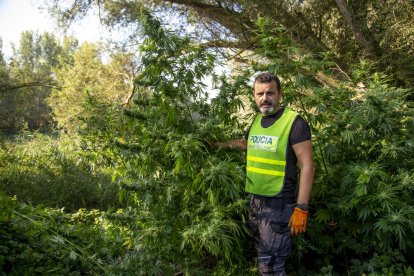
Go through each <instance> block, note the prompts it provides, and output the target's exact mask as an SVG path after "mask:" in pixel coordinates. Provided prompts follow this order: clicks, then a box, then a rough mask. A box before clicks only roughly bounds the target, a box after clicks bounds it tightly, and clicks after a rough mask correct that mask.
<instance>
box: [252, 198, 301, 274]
mask: <svg viewBox="0 0 414 276" xmlns="http://www.w3.org/2000/svg"><path fill="white" fill-rule="evenodd" d="M250 208H251V212H252V216H251V218H250V228H251V231H252V235H253V238H254V243H255V246H256V249H257V257H258V263H259V270H260V273H261V274H262V275H278V276H279V275H280V276H284V275H286V272H285V262H286V258H287V256H288V255H289V253H290V250H291V245H292V236H291V234H290V228H289V226H288V224H289V220H290V217H291V216H292V214H293V210H294V208H295V198H294V197H261V196H255V195H252V198H251V200H250Z"/></svg>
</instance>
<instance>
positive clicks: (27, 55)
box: [0, 32, 73, 130]
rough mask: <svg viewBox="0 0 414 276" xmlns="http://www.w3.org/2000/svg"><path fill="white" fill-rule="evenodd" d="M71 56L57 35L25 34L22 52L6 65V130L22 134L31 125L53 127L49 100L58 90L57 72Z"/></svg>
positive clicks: (2, 115)
mask: <svg viewBox="0 0 414 276" xmlns="http://www.w3.org/2000/svg"><path fill="white" fill-rule="evenodd" d="M72 42H73V41H72ZM68 54H69V53H68V52H66V53H65V52H62V47H61V46H60V43H59V41H58V40H57V39H56V37H55V36H54V35H51V34H49V33H44V34H42V35H39V34H35V33H33V32H23V33H22V35H21V40H20V45H19V48H17V49H14V53H13V56H12V58H11V62H10V64H6V65H5V68H7V70H6V71H7V72H8V81H7V82H5V84H3V85H2V96H3V99H2V102H1V103H0V104H1V105H2V108H1V117H2V120H1V124H2V128H6V129H9V130H18V129H20V128H22V127H23V125H25V124H27V125H28V127H29V128H30V129H39V128H44V127H47V126H48V125H50V124H51V123H52V120H51V117H50V111H51V110H50V108H49V107H48V105H47V104H46V99H47V98H48V97H49V94H50V91H51V88H52V87H54V86H56V79H55V75H54V68H55V67H58V66H60V65H59V64H60V61H64V58H63V56H64V55H68Z"/></svg>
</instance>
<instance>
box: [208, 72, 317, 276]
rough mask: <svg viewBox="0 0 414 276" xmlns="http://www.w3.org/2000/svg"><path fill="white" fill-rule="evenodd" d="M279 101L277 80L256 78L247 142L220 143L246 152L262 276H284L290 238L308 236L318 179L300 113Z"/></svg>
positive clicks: (264, 75) (308, 132) (272, 76)
mask: <svg viewBox="0 0 414 276" xmlns="http://www.w3.org/2000/svg"><path fill="white" fill-rule="evenodd" d="M281 98H282V90H281V86H280V81H279V78H278V77H277V76H275V75H273V74H270V73H263V74H260V75H258V76H257V77H256V79H255V81H254V99H255V102H256V105H257V107H258V108H259V109H260V114H258V115H257V116H256V118H255V119H254V121H253V123H252V125H251V127H250V129H249V130H248V132H247V133H246V137H245V139H241V140H234V141H229V142H224V143H216V145H218V146H225V147H230V148H243V149H247V166H246V191H247V192H248V193H250V194H251V195H252V198H251V201H250V207H251V210H252V218H251V222H250V224H251V230H252V234H253V237H254V240H255V245H256V248H257V253H258V263H259V270H260V273H261V274H262V275H286V272H285V269H284V266H285V261H286V257H287V256H288V254H289V253H290V249H291V241H292V236H295V235H297V234H300V233H303V232H305V231H306V224H307V213H308V202H309V197H310V193H311V190H312V185H313V177H314V164H313V154H312V145H311V134H310V130H309V126H308V125H307V123H306V122H305V121H304V120H303V118H302V117H301V116H300V115H299V114H298V113H296V112H294V111H292V110H291V109H289V108H287V107H283V106H281V104H280V100H281ZM297 164H298V165H299V168H300V174H299V190H298V191H296V186H297V175H298V174H297V172H298V168H297Z"/></svg>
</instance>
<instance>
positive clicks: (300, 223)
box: [289, 207, 308, 236]
mask: <svg viewBox="0 0 414 276" xmlns="http://www.w3.org/2000/svg"><path fill="white" fill-rule="evenodd" d="M307 221H308V211H303V210H302V209H300V208H298V207H295V210H294V211H293V214H292V216H291V217H290V220H289V226H290V233H291V234H292V236H296V235H297V234H300V233H304V232H305V231H306V224H307Z"/></svg>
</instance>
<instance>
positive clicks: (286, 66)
mask: <svg viewBox="0 0 414 276" xmlns="http://www.w3.org/2000/svg"><path fill="white" fill-rule="evenodd" d="M135 15H137V16H136V17H134V20H138V22H139V24H140V28H139V29H140V32H141V33H140V35H141V38H142V41H141V43H140V45H139V53H138V55H139V59H138V61H137V64H138V70H137V71H134V69H131V68H135V63H131V57H132V55H125V54H123V53H121V54H119V55H114V57H115V58H114V59H112V60H111V62H109V63H106V64H104V63H103V62H102V61H101V59H100V57H99V51H98V48H96V47H95V46H93V45H84V46H82V47H81V48H79V49H77V52H76V53H74V55H67V56H66V57H67V62H66V63H64V64H61V65H60V66H59V67H58V68H56V71H55V72H57V73H58V74H57V75H56V76H57V78H58V79H57V81H58V83H61V84H64V85H62V87H61V88H60V89H56V90H54V91H53V92H52V97H51V98H50V99H49V103H50V104H51V106H52V107H53V110H54V114H55V116H56V117H55V118H56V120H57V121H58V124H59V127H61V128H62V129H66V134H65V132H64V131H62V132H61V133H58V134H57V135H55V136H52V137H48V136H47V135H41V134H31V133H27V132H24V133H23V134H22V135H20V136H19V137H20V138H18V139H15V140H10V139H9V138H7V139H3V140H2V141H1V148H0V187H2V190H4V191H6V192H7V194H9V195H8V196H6V195H4V194H3V193H1V194H0V203H1V204H0V241H1V243H0V264H1V265H2V270H3V272H5V273H10V274H34V273H43V274H56V275H59V274H60V275H61V274H87V275H89V274H93V275H96V274H105V273H106V274H116V275H117V274H122V275H125V274H127V275H130V274H133V275H178V274H186V275H226V274H227V275H256V274H257V268H256V263H255V252H254V249H253V246H252V242H251V238H250V234H249V230H248V228H247V220H248V215H249V214H248V208H247V205H248V204H247V201H248V197H247V196H246V195H245V194H244V192H243V186H244V157H245V156H244V153H243V152H240V151H237V150H228V149H221V148H219V149H215V148H211V147H210V146H209V142H210V141H214V140H218V141H224V140H229V139H233V138H241V137H242V136H243V133H244V130H245V129H246V127H247V126H248V124H249V122H250V118H251V116H252V114H253V113H254V111H253V110H251V109H248V108H247V107H248V105H249V103H251V96H252V95H251V91H252V87H251V76H252V75H254V74H255V72H257V71H271V72H275V73H277V74H278V75H279V76H280V78H281V80H282V88H283V91H284V100H283V101H284V104H285V105H288V106H291V107H292V108H294V109H296V110H298V111H299V112H300V113H301V114H302V115H303V116H304V117H305V118H306V119H307V121H308V122H309V124H310V126H311V128H312V133H313V137H312V139H313V145H314V152H315V161H316V165H317V173H316V179H315V186H314V189H313V195H312V199H311V206H312V208H311V210H310V219H309V227H308V232H307V233H306V234H305V235H302V236H300V237H298V238H296V239H295V242H294V248H293V252H292V255H291V256H290V257H289V260H288V267H287V270H288V272H289V274H290V275H344V274H346V275H362V274H364V273H365V274H369V275H404V274H405V275H412V274H413V269H412V263H413V262H414V256H413V253H412V252H413V251H414V243H413V241H414V240H413V238H412V236H413V234H414V222H413V217H414V208H413V206H414V200H413V198H412V193H413V190H414V174H413V169H412V168H413V166H414V164H413V163H414V158H413V156H414V138H413V137H414V119H413V118H414V107H413V103H412V101H410V99H412V90H407V89H402V88H397V87H394V86H392V85H390V83H395V82H394V81H392V82H390V79H389V78H387V77H386V76H385V75H384V74H382V73H379V72H375V73H373V71H375V70H373V69H372V68H375V67H373V66H372V64H371V63H370V62H369V61H365V60H363V61H362V62H359V63H353V64H350V65H349V71H348V73H345V72H344V71H342V70H340V67H339V66H338V65H337V64H336V63H335V62H334V59H335V57H334V55H333V54H332V53H331V52H324V53H323V54H321V55H312V54H310V53H309V52H308V51H307V50H306V49H304V48H303V47H300V46H298V44H297V43H296V42H295V41H294V40H292V39H291V38H289V37H287V36H286V35H285V29H284V28H283V26H280V25H276V26H274V25H273V21H272V20H270V19H269V18H264V17H261V18H259V19H258V20H257V21H255V22H254V32H252V33H251V35H254V40H255V42H256V44H255V45H256V46H255V51H254V52H250V53H249V55H244V56H243V58H244V59H246V60H248V61H249V64H250V66H247V67H246V66H240V67H239V68H236V69H235V70H233V72H231V74H227V75H216V73H215V66H216V64H217V63H218V59H217V57H216V56H215V55H214V54H213V53H212V52H211V51H210V50H209V49H208V48H205V47H202V46H200V45H199V44H195V43H194V41H193V40H191V39H190V38H189V37H186V36H184V37H183V36H179V35H177V34H176V33H174V32H172V31H169V30H167V29H166V28H164V27H163V25H162V24H161V22H160V21H159V20H157V19H155V18H154V17H153V16H152V14H151V13H149V12H148V11H147V10H145V9H139V10H135ZM252 28H253V27H252ZM3 68H5V67H3ZM130 69H131V70H130ZM6 71H7V70H6ZM118 73H119V74H118ZM5 74H6V75H7V72H6V73H5ZM119 75H122V77H119ZM105 76H107V78H106V77H105ZM133 77H135V79H134V82H133V83H130V84H129V85H127V81H128V80H129V79H132V78H133ZM206 77H209V78H211V80H212V82H213V83H214V85H215V88H216V89H217V91H218V96H217V97H216V98H214V99H209V98H208V93H207V92H206V91H207V89H206V85H205V78H206ZM122 84H124V85H122ZM125 99H126V101H127V102H126V103H125ZM132 100H133V102H132ZM60 103H64V105H63V106H59V104H60ZM65 111H67V112H65ZM118 189H119V191H118ZM118 192H119V193H118ZM13 195H17V199H16V198H12V197H10V196H13ZM117 198H118V199H119V200H120V201H117ZM22 202H31V203H32V204H35V206H33V207H32V206H30V205H27V204H25V203H22ZM37 204H42V205H37ZM43 206H46V207H43ZM50 207H56V208H50ZM62 208H63V209H62ZM79 208H87V209H79ZM121 208H122V209H121ZM94 209H100V210H94ZM68 211H69V212H68Z"/></svg>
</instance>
